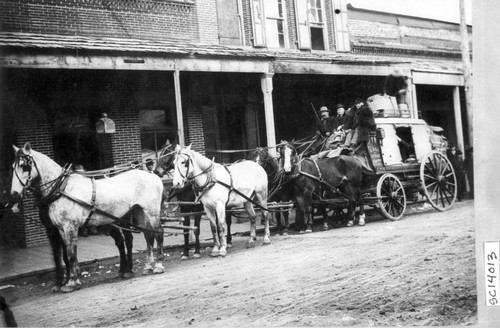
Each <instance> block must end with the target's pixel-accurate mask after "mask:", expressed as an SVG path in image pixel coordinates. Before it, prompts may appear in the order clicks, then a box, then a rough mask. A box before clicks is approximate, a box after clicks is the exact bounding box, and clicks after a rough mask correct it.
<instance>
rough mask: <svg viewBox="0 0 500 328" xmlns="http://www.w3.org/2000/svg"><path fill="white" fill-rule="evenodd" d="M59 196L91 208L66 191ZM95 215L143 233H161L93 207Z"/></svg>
mask: <svg viewBox="0 0 500 328" xmlns="http://www.w3.org/2000/svg"><path fill="white" fill-rule="evenodd" d="M61 194H62V195H64V196H65V197H67V198H69V199H71V200H72V201H74V202H76V203H78V204H80V205H82V206H85V207H91V205H90V204H89V203H87V202H85V201H83V200H81V199H79V198H78V197H75V196H73V195H70V194H68V193H67V192H66V191H63V190H61ZM95 213H97V214H100V215H103V216H105V217H108V218H110V219H112V220H114V221H115V222H118V223H119V224H122V225H128V226H131V227H134V228H137V229H139V230H140V231H143V232H145V231H149V232H154V233H160V232H161V231H157V230H151V229H147V228H143V227H141V226H139V225H137V224H135V223H132V222H128V221H125V220H124V219H122V218H119V217H117V216H115V215H113V214H110V213H107V212H105V211H103V210H101V209H99V208H98V207H95ZM120 228H121V227H120Z"/></svg>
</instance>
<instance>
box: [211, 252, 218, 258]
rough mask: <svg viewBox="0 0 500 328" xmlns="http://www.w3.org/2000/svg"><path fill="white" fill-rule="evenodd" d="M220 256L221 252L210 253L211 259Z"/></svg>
mask: <svg viewBox="0 0 500 328" xmlns="http://www.w3.org/2000/svg"><path fill="white" fill-rule="evenodd" d="M219 255H220V252H219V251H212V253H210V256H211V257H217V256H219Z"/></svg>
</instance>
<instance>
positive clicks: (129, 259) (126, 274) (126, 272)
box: [122, 230, 134, 278]
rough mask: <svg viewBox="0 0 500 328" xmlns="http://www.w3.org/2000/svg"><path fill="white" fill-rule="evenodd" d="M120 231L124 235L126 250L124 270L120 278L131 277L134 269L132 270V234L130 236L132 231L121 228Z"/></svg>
mask: <svg viewBox="0 0 500 328" xmlns="http://www.w3.org/2000/svg"><path fill="white" fill-rule="evenodd" d="M122 232H123V236H124V237H125V249H126V250H127V260H126V262H125V270H124V271H123V276H122V278H132V277H133V276H134V271H133V270H132V268H133V267H134V259H133V257H132V255H133V253H132V252H133V249H132V248H133V242H134V236H132V232H130V231H128V230H122Z"/></svg>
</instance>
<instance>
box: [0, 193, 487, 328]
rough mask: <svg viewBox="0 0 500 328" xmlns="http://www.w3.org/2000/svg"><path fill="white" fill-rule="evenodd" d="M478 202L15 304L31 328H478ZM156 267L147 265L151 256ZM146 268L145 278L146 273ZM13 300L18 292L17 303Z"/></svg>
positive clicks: (41, 293) (87, 282) (95, 269)
mask: <svg viewBox="0 0 500 328" xmlns="http://www.w3.org/2000/svg"><path fill="white" fill-rule="evenodd" d="M473 206H474V205H473V202H472V201H465V202H461V203H457V204H456V205H455V206H454V207H453V208H452V209H451V210H449V211H447V212H442V213H439V212H436V211H425V212H424V213H422V214H416V215H407V216H405V217H404V218H403V219H402V220H400V221H397V222H391V221H388V220H379V221H376V222H368V223H367V225H366V226H364V227H359V226H355V227H353V228H345V227H344V228H339V229H334V230H329V231H319V227H318V231H315V232H313V233H312V234H303V235H299V234H291V235H290V236H287V237H283V236H274V237H273V238H272V244H271V245H270V246H262V237H261V236H260V238H259V239H258V243H257V247H256V248H254V249H245V248H244V243H245V241H246V238H247V237H243V236H242V237H237V238H236V239H235V247H233V248H232V249H230V250H229V254H228V255H227V256H226V257H225V258H210V257H209V256H208V254H209V250H205V252H204V254H203V258H202V259H199V260H189V261H180V260H179V257H180V256H179V250H170V253H169V257H167V260H166V261H165V262H164V266H165V268H166V272H165V273H164V274H161V275H155V276H141V274H140V272H141V271H137V274H136V277H135V278H133V279H129V280H120V279H116V278H115V275H116V267H115V264H114V263H100V264H95V265H93V266H90V267H88V268H84V270H86V271H87V272H88V273H89V275H88V276H87V277H86V278H83V279H82V282H83V283H84V286H83V288H82V289H81V290H79V291H77V292H74V293H70V294H51V293H50V280H49V279H50V277H38V278H37V279H32V280H26V281H24V282H23V281H19V282H17V284H14V285H15V287H14V288H10V289H8V290H10V294H9V295H7V297H8V299H10V300H11V304H12V306H11V308H12V310H13V311H14V314H15V315H16V319H17V322H18V324H19V325H20V326H37V327H39V326H50V327H56V326H57V327H70V326H77V327H78V326H94V327H99V326H139V327H140V326H148V327H151V326H164V327H165V326H209V325H210V326H220V327H236V326H248V325H250V326H387V325H390V326H397V325H404V326H411V325H472V324H475V323H476V321H477V306H476V275H475V254H474V225H473V222H474V218H473V215H474V211H473ZM142 258H144V256H142ZM140 266H141V265H140V263H138V265H137V267H136V269H137V270H140ZM8 290H6V292H7V291H8Z"/></svg>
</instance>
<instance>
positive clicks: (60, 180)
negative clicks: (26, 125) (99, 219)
mask: <svg viewBox="0 0 500 328" xmlns="http://www.w3.org/2000/svg"><path fill="white" fill-rule="evenodd" d="M21 157H25V158H26V163H27V164H24V165H26V167H23V170H25V171H29V175H28V178H27V179H26V182H23V181H21V178H20V177H19V175H18V174H17V171H15V170H14V172H15V175H16V177H17V179H18V180H19V182H20V183H21V185H22V186H23V188H24V189H29V190H31V191H32V192H33V193H35V194H41V193H42V192H41V190H40V191H38V190H36V189H35V188H33V187H31V184H30V181H31V169H32V166H33V165H34V166H35V168H36V170H37V172H38V175H40V171H39V170H38V166H37V165H36V162H35V161H34V159H33V157H32V156H30V155H26V154H22V153H18V154H17V155H16V163H17V164H19V159H20V158H21ZM24 165H23V166H24ZM71 174H72V171H71V164H69V165H68V164H66V165H65V166H64V168H63V171H62V173H61V174H60V175H59V176H58V177H57V178H55V179H54V180H52V181H49V182H47V183H45V184H44V185H41V186H40V187H43V186H45V185H47V187H45V188H46V189H48V188H51V187H52V189H51V190H50V191H49V192H48V194H47V196H45V197H42V198H41V199H40V200H38V201H37V205H38V206H39V207H40V206H48V205H50V204H51V203H53V202H55V201H56V200H58V199H59V198H61V197H62V196H65V197H66V198H68V199H71V200H72V201H74V202H76V203H78V204H80V205H82V206H84V207H90V212H89V215H88V216H87V219H86V220H85V223H84V224H83V226H82V227H83V228H84V229H85V228H86V227H87V225H88V223H89V221H90V219H91V218H92V216H93V215H94V214H95V213H97V214H100V215H103V216H106V217H108V218H110V219H112V220H114V221H115V222H118V223H119V224H125V225H129V226H132V227H134V228H136V229H139V230H141V231H150V232H155V233H158V231H155V230H151V229H146V228H143V227H140V226H139V225H137V224H134V223H132V222H126V221H125V220H123V219H122V218H119V217H117V216H114V215H112V214H110V213H107V212H105V211H103V210H101V209H99V208H97V207H96V204H95V200H96V185H95V179H94V177H90V179H91V181H92V197H91V201H90V204H89V203H87V202H85V201H83V200H81V199H79V198H78V197H75V196H73V195H71V194H69V193H68V192H66V191H65V189H66V186H67V184H68V177H69V176H70V175H71ZM24 189H23V195H24ZM112 225H114V224H112ZM114 226H115V227H117V228H120V229H126V228H124V227H121V226H116V225H114Z"/></svg>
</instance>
